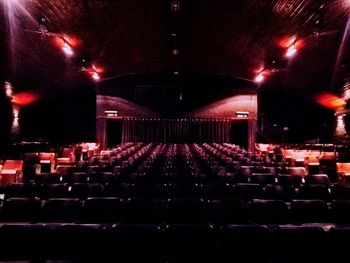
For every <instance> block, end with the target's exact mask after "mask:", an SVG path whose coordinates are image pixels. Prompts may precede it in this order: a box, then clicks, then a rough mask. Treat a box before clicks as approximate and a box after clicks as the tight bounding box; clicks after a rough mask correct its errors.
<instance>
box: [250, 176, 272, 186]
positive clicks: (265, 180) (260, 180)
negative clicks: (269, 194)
mask: <svg viewBox="0 0 350 263" xmlns="http://www.w3.org/2000/svg"><path fill="white" fill-rule="evenodd" d="M250 182H251V183H256V184H261V185H266V184H274V183H276V176H275V175H274V174H272V173H252V175H251V176H250Z"/></svg>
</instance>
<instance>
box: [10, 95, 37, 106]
mask: <svg viewBox="0 0 350 263" xmlns="http://www.w3.org/2000/svg"><path fill="white" fill-rule="evenodd" d="M38 99H39V97H38V95H36V94H34V93H32V92H20V93H17V94H15V95H14V96H13V97H12V100H11V102H12V103H13V104H17V105H20V106H25V105H29V104H32V103H34V102H35V101H37V100H38Z"/></svg>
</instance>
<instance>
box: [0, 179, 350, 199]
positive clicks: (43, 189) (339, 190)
mask: <svg viewBox="0 0 350 263" xmlns="http://www.w3.org/2000/svg"><path fill="white" fill-rule="evenodd" d="M1 193H3V195H4V197H3V198H5V199H7V198H11V197H40V198H43V199H45V198H52V197H61V198H66V197H75V198H80V199H85V198H87V197H101V196H105V197H112V196H114V197H123V198H133V197H137V198H157V199H168V198H202V199H206V200H208V199H229V198H238V199H245V200H251V199H280V200H286V201H288V200H292V199H322V200H326V201H329V200H336V199H345V200H350V186H348V185H341V184H334V185H332V186H331V187H327V186H325V185H318V184H310V185H308V184H304V185H300V186H298V187H294V186H292V185H278V184H273V185H265V186H262V185H259V184H254V183H237V184H227V183H206V184H198V183H176V184H172V183H170V184H158V183H138V184H131V183H109V184H106V185H103V184H98V183H74V184H72V185H68V184H65V183H60V184H40V185H38V184H35V183H14V184H10V185H8V186H7V187H6V188H3V189H2V190H1Z"/></svg>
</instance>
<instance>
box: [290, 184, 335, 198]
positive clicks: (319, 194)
mask: <svg viewBox="0 0 350 263" xmlns="http://www.w3.org/2000/svg"><path fill="white" fill-rule="evenodd" d="M296 198H298V199H322V200H329V199H330V191H329V188H328V187H327V186H325V185H320V184H308V185H302V186H300V187H299V191H298V193H297V195H296Z"/></svg>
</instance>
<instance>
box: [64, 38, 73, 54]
mask: <svg viewBox="0 0 350 263" xmlns="http://www.w3.org/2000/svg"><path fill="white" fill-rule="evenodd" d="M62 50H63V53H64V54H65V55H67V56H69V57H70V56H73V55H74V52H73V49H72V47H71V45H70V44H69V43H68V42H64V43H63V46H62Z"/></svg>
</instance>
